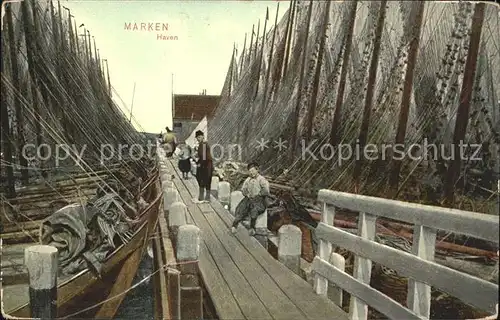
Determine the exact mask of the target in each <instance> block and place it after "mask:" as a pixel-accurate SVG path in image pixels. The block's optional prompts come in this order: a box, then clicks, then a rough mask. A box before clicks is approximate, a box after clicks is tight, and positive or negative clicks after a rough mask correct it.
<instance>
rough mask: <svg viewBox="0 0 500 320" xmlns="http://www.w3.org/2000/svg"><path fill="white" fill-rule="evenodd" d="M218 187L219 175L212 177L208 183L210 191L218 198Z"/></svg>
mask: <svg viewBox="0 0 500 320" xmlns="http://www.w3.org/2000/svg"><path fill="white" fill-rule="evenodd" d="M218 188H219V177H212V184H211V185H210V193H211V194H212V195H213V196H214V197H215V198H216V199H218V198H219V195H218Z"/></svg>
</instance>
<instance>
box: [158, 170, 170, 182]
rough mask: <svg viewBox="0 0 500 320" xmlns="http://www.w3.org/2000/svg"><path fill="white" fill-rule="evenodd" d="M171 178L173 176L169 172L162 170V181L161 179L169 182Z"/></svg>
mask: <svg viewBox="0 0 500 320" xmlns="http://www.w3.org/2000/svg"><path fill="white" fill-rule="evenodd" d="M170 178H171V176H170V175H169V174H168V173H166V172H162V174H161V176H160V181H161V183H163V182H167V181H170V180H171V179H170Z"/></svg>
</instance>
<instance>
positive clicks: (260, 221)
mask: <svg viewBox="0 0 500 320" xmlns="http://www.w3.org/2000/svg"><path fill="white" fill-rule="evenodd" d="M255 239H257V240H258V241H259V242H260V244H261V245H262V246H263V247H264V248H266V249H267V248H268V245H267V210H266V211H264V213H262V214H260V215H259V216H258V217H257V220H256V221H255Z"/></svg>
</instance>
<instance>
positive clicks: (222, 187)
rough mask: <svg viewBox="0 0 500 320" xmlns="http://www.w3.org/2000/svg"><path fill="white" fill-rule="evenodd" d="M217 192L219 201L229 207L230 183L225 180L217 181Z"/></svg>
mask: <svg viewBox="0 0 500 320" xmlns="http://www.w3.org/2000/svg"><path fill="white" fill-rule="evenodd" d="M217 192H218V196H219V201H220V203H221V204H222V205H223V206H224V207H225V208H229V205H230V203H231V184H229V182H227V181H221V182H219V189H218V191H217ZM226 206H227V207H226Z"/></svg>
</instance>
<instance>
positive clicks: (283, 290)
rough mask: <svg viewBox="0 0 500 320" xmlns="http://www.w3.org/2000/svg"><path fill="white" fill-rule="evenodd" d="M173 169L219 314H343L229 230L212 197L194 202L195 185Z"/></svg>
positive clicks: (229, 219) (250, 240)
mask: <svg viewBox="0 0 500 320" xmlns="http://www.w3.org/2000/svg"><path fill="white" fill-rule="evenodd" d="M167 165H168V166H170V167H171V168H170V169H171V171H172V172H174V171H175V173H176V177H175V179H174V184H175V187H176V188H177V190H178V191H179V194H180V197H181V199H182V200H181V201H182V202H184V203H185V204H186V206H187V209H188V212H189V215H190V218H191V220H192V221H193V223H194V224H195V225H197V226H198V227H199V228H200V229H201V232H202V239H203V243H202V250H201V257H200V264H199V265H200V270H201V274H202V277H203V280H204V283H205V286H206V288H207V291H208V293H209V294H210V297H211V299H212V301H213V304H214V306H215V309H216V311H217V314H218V316H219V318H220V319H304V318H305V319H347V314H346V313H345V312H344V311H343V310H342V309H341V308H339V307H338V306H336V305H335V304H334V303H333V302H332V301H330V300H329V299H328V298H327V297H324V296H319V295H316V294H315V293H314V291H313V288H312V286H311V285H310V284H309V283H307V282H306V281H305V280H303V279H302V278H301V277H299V276H298V275H296V274H295V273H293V272H292V271H290V270H289V269H288V268H287V267H285V266H284V265H283V264H281V263H280V262H279V261H277V260H275V259H274V258H273V257H272V256H271V255H270V254H269V253H268V252H267V250H266V249H265V248H264V247H262V246H261V245H260V244H259V242H258V241H257V240H256V239H255V238H253V237H250V236H249V235H248V233H246V232H245V231H243V230H239V231H238V233H237V234H236V235H232V234H231V232H230V227H231V222H232V219H233V218H232V216H231V214H230V213H229V211H227V210H226V209H224V207H223V206H222V205H221V204H220V203H219V202H218V201H217V200H216V199H215V198H213V197H212V201H211V203H210V204H208V203H206V204H195V203H193V202H192V201H191V199H192V198H193V197H195V196H196V195H197V192H198V186H197V184H196V181H195V180H194V179H193V178H191V179H189V180H183V179H182V178H181V176H180V173H179V172H178V170H177V169H176V166H175V165H174V164H173V163H172V162H170V161H169V162H168V164H167Z"/></svg>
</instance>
